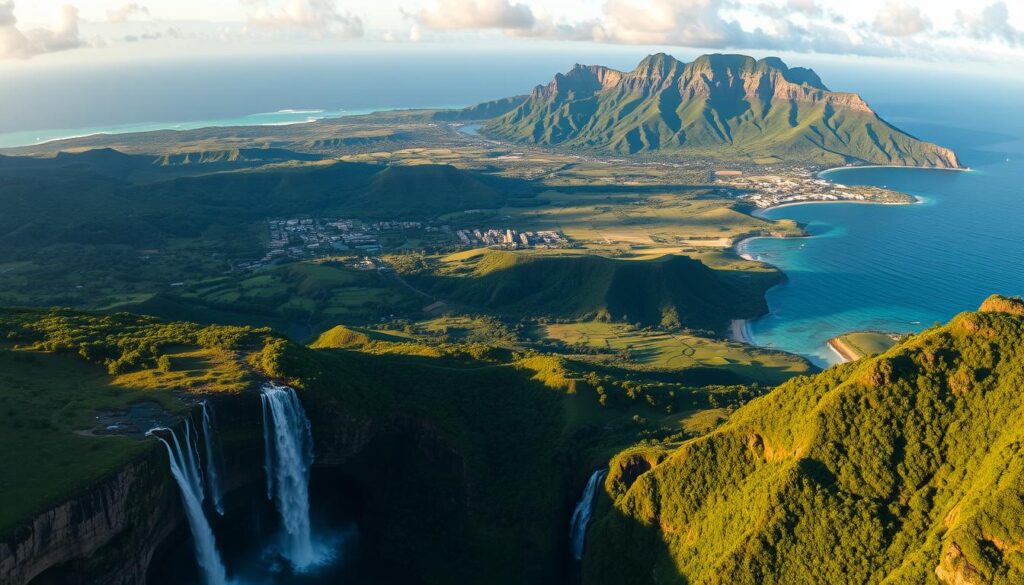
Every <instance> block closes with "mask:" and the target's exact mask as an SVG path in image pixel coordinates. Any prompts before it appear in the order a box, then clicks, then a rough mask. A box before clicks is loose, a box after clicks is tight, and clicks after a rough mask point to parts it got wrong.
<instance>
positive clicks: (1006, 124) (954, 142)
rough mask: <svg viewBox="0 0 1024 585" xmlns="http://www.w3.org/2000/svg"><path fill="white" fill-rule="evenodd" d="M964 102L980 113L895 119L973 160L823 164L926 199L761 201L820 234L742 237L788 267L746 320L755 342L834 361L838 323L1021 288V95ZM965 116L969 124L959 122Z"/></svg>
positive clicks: (752, 249)
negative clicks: (765, 310)
mask: <svg viewBox="0 0 1024 585" xmlns="http://www.w3.org/2000/svg"><path fill="white" fill-rule="evenodd" d="M925 99H926V98H924V97H923V98H922V100H925ZM961 108H963V110H964V111H971V112H974V114H975V119H974V120H973V121H972V120H970V119H968V120H957V121H956V122H954V121H952V120H954V119H956V118H957V117H956V116H953V115H951V114H955V112H949V111H947V112H946V115H943V116H940V117H936V118H930V119H920V118H908V119H904V120H902V121H901V120H893V121H894V122H895V123H896V125H897V126H900V127H903V128H905V129H907V130H908V131H910V132H912V133H914V134H915V135H917V136H919V137H921V138H925V139H928V140H930V141H934V142H938V143H939V144H943V145H945V146H949V147H952V148H953V149H954V150H956V151H957V152H958V154H959V155H960V157H961V159H962V162H963V164H966V165H969V166H970V167H971V170H970V171H969V172H954V171H942V170H925V169H898V168H861V169H840V170H833V171H830V172H826V173H824V174H823V176H824V177H825V178H827V179H829V180H832V181H836V182H839V183H844V184H851V185H873V186H880V187H888V188H891V189H896V190H899V191H903V192H906V193H909V194H912V195H915V196H916V197H918V198H919V199H920V201H921V202H920V203H918V204H915V205H904V206H894V205H870V204H856V203H820V204H807V205H796V206H789V207H780V208H776V209H772V210H769V211H768V212H766V213H765V216H766V217H769V218H772V219H779V218H789V219H794V220H796V221H798V222H801V223H802V224H806V226H807V231H809V232H810V233H811V235H812V237H810V238H799V239H788V240H782V239H773V238H758V239H755V240H750V241H749V242H747V243H746V244H745V245H744V251H746V252H747V253H749V254H751V255H752V256H753V257H754V258H756V259H759V260H762V261H765V262H768V263H771V264H773V265H775V266H777V267H779V268H780V269H782V270H783V272H785V273H786V275H787V277H788V282H786V283H785V284H782V285H779V286H778V287H776V288H774V289H772V290H770V291H769V292H768V294H767V300H768V305H769V308H770V314H768V315H767V316H765V317H762V318H760V319H757V320H755V321H753V322H752V323H750V324H749V333H750V334H751V336H752V337H753V340H754V341H755V342H756V343H757V344H758V345H764V346H770V347H774V348H778V349H783V350H787V351H791V352H795V353H798V354H802V355H804V356H806V357H808V358H809V359H811V360H812V361H813V362H815V363H817V364H818V365H827V364H831V363H834V362H836V361H838V356H836V355H835V354H833V353H832V352H831V350H829V349H828V348H827V346H826V345H825V343H826V341H827V340H828V339H829V338H831V337H833V336H836V335H839V334H841V333H844V332H848V331H855V330H878V331H887V332H900V333H903V332H916V331H921V330H922V329H925V328H927V327H929V326H931V325H933V324H935V323H941V322H945V321H947V320H949V319H950V318H951V317H953V316H954V315H956V314H957V313H959V312H961V311H968V310H974V309H976V308H977V307H978V305H979V304H981V302H982V301H983V300H984V299H985V298H986V297H987V296H988V295H990V294H993V293H999V294H1004V295H1019V294H1022V293H1024V131H1022V125H1021V124H1020V120H1021V111H1020V108H1021V106H1020V105H1019V102H1018V103H1016V104H1015V103H1012V102H1011V101H1007V102H1006V104H1005V109H1002V110H992V109H988V110H980V109H978V108H977V107H975V106H972V105H971V104H962V105H961ZM937 109H939V110H941V107H939V108H937ZM983 112H984V113H983ZM986 117H987V118H988V119H987V120H986V119H985V118H986ZM934 120H938V121H939V122H936V121H934ZM964 122H967V123H969V124H971V126H970V127H963V126H960V125H959V124H960V123H964ZM915 126H916V128H915Z"/></svg>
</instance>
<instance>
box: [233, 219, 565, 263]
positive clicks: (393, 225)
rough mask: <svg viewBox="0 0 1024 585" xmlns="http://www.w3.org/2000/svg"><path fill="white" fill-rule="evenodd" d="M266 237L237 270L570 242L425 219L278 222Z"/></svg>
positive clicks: (557, 236) (554, 235)
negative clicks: (412, 245) (421, 247)
mask: <svg viewBox="0 0 1024 585" xmlns="http://www.w3.org/2000/svg"><path fill="white" fill-rule="evenodd" d="M267 227H268V229H269V239H268V241H267V248H266V253H265V254H264V255H263V257H262V258H259V259H257V260H249V261H245V262H241V263H239V264H238V265H237V268H239V269H241V270H249V271H253V270H258V269H260V268H262V267H263V266H266V265H267V264H270V263H272V262H276V261H282V260H303V259H309V258H320V257H324V256H334V255H351V254H356V255H359V256H364V257H370V256H373V255H374V254H377V253H379V252H382V251H385V250H398V249H401V248H403V247H405V246H407V245H408V244H409V242H412V241H416V242H419V243H422V242H423V241H425V240H430V241H433V242H435V243H436V244H437V245H438V246H439V247H441V248H442V249H443V248H456V249H458V248H464V247H466V246H470V247H500V248H507V249H525V248H565V247H569V246H570V241H569V239H568V238H567V237H566V236H565V235H564V234H562V233H560V232H556V231H519V230H517V229H515V228H510V227H504V228H486V229H468V228H467V229H459V230H453V229H452V227H451V226H449V225H435V224H433V223H430V222H425V221H363V220H360V219H346V218H340V219H338V218H310V217H305V218H276V219H270V220H267Z"/></svg>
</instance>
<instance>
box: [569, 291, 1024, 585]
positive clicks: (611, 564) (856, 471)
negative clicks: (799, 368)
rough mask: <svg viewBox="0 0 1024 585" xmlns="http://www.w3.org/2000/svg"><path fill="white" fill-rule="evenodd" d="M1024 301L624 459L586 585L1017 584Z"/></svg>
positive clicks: (793, 387)
mask: <svg viewBox="0 0 1024 585" xmlns="http://www.w3.org/2000/svg"><path fill="white" fill-rule="evenodd" d="M1022 338H1024V302H1022V301H1020V300H1019V299H1018V300H1010V299H995V300H993V301H990V302H987V303H986V305H985V306H983V312H978V313H964V314H961V315H959V316H958V317H956V318H955V319H953V321H952V322H950V323H949V324H948V325H946V326H941V327H935V328H932V329H930V330H927V331H925V332H923V333H921V334H919V335H916V336H914V337H912V338H911V339H909V340H908V341H906V342H904V343H902V344H901V345H898V346H896V347H895V348H893V349H891V350H890V351H888V352H886V353H885V354H883V355H881V356H878V357H875V358H869V359H865V360H861V361H858V362H854V363H850V364H846V365H843V366H839V367H835V368H831V369H829V370H826V371H825V372H823V373H821V374H819V375H817V376H814V377H802V378H795V379H793V380H791V381H790V382H788V383H786V384H784V385H782V386H780V387H779V388H777V389H776V390H775V391H773V392H772V393H770V394H769V395H767V396H765V397H762V398H759V399H757V400H754V401H752V402H751V403H750V404H748V405H747V406H746V407H744V408H742V409H740V410H739V411H737V412H736V413H735V414H734V415H733V416H732V417H730V419H729V422H728V423H727V424H725V425H724V426H722V427H720V428H719V429H717V430H715V431H713V432H712V433H710V434H708V435H707V436H704V437H700V438H697V439H693V440H689V441H685V442H682V443H672V442H666V443H664V444H662V445H657V446H648V447H641V448H635V449H631V450H627V451H624V452H623V453H621V454H619V455H618V456H616V457H615V458H614V459H613V460H612V463H611V472H610V474H609V476H608V478H607V481H606V482H605V486H604V487H605V490H606V493H607V495H608V496H609V497H610V500H609V499H606V500H604V501H603V502H602V503H601V504H600V512H599V514H598V517H597V519H596V521H595V523H594V525H593V528H592V530H591V532H590V548H589V550H588V553H587V557H586V559H585V563H584V576H585V581H586V582H588V583H678V582H688V583H811V582H815V583H821V582H827V583H869V582H870V583H878V582H886V583H933V582H936V581H937V580H941V581H942V582H946V583H1018V582H1021V580H1022V579H1024V557H1021V554H1020V543H1021V542H1024V525H1022V524H1021V522H1020V517H1021V513H1022V510H1024V500H1022V498H1021V494H1022V493H1024V468H1022V467H1021V457H1020V444H1021V441H1022V436H1024V435H1022V433H1024V430H1022V428H1021V426H1020V423H1019V420H1020V412H1021V409H1022V407H1024V403H1022V402H1021V400H1022V395H1021V393H1020V390H1019V389H1020V388H1021V385H1022V384H1024V367H1022V364H1024V360H1022V358H1024V346H1022V345H1021V339H1022Z"/></svg>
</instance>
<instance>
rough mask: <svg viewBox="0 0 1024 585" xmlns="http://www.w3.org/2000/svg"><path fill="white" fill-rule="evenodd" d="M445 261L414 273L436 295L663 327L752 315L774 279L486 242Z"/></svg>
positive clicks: (679, 261) (671, 258) (719, 323)
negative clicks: (487, 247)
mask: <svg viewBox="0 0 1024 585" xmlns="http://www.w3.org/2000/svg"><path fill="white" fill-rule="evenodd" d="M443 262H444V265H443V266H442V267H441V268H439V269H438V270H436V271H429V272H425V273H422V274H413V275H411V276H410V278H411V280H412V281H413V282H414V283H416V284H417V286H420V287H422V288H424V289H425V290H428V291H430V292H431V293H432V294H435V295H437V296H439V297H441V298H445V299H451V300H455V301H458V302H461V303H465V304H467V305H470V306H474V307H482V308H488V309H496V310H500V311H502V312H505V313H513V314H523V315H534V316H554V317H568V318H575V319H588V318H596V319H598V320H603V321H625V322H629V323H641V324H645V325H660V326H663V327H666V328H678V327H680V326H683V325H685V326H688V327H692V328H703V329H711V330H721V329H724V328H725V326H726V325H727V322H728V320H729V319H733V318H744V317H754V316H757V315H759V314H761V313H763V312H764V311H765V310H766V309H767V308H766V306H765V303H764V298H763V294H764V290H766V289H767V288H768V287H770V286H771V284H773V283H768V282H763V281H762V282H757V283H756V284H754V283H751V282H750V280H751V279H737V278H733V277H732V276H731V275H730V274H729V273H728V272H727V271H716V270H713V269H711V268H708V267H707V266H705V265H704V264H703V263H701V262H700V261H698V260H694V259H692V258H689V257H686V256H675V255H666V256H662V257H659V258H655V259H651V260H618V259H611V258H605V257H602V256H596V255H578V254H561V253H535V254H524V253H511V252H501V251H493V250H491V251H474V252H469V253H460V254H454V255H452V256H448V257H447V258H444V259H443ZM776 277H777V273H776ZM761 287H763V288H761ZM751 288H753V290H751Z"/></svg>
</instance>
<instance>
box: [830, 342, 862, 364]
mask: <svg viewBox="0 0 1024 585" xmlns="http://www.w3.org/2000/svg"><path fill="white" fill-rule="evenodd" d="M826 345H828V348H829V349H831V350H832V352H833V353H835V354H836V355H837V356H839V360H840V362H841V363H844V364H845V363H846V362H852V361H854V360H857V359H860V356H859V355H858V354H857V352H856V351H854V350H853V348H851V347H849V346H847V345H846V344H845V343H843V341H842V340H841V339H840V338H838V337H833V338H832V339H829V340H828V341H827V342H826Z"/></svg>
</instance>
